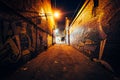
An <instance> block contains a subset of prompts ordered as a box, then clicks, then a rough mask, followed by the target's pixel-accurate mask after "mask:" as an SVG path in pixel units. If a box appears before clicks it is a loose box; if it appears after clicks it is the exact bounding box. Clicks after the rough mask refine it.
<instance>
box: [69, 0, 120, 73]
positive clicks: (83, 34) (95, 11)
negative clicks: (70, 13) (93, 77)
mask: <svg viewBox="0 0 120 80" xmlns="http://www.w3.org/2000/svg"><path fill="white" fill-rule="evenodd" d="M119 4H120V1H119V0H86V1H85V3H84V5H83V6H82V8H81V9H80V10H79V11H78V14H77V15H76V17H75V18H74V20H73V21H72V23H71V24H70V44H71V45H72V46H73V47H75V48H77V49H78V50H80V51H82V52H84V53H85V54H86V55H87V56H89V57H91V58H93V57H95V58H98V57H99V56H100V45H101V41H103V40H105V39H107V41H106V44H104V46H105V47H104V49H103V53H102V57H101V58H102V59H104V60H106V61H107V62H108V63H109V64H111V65H112V67H115V69H117V70H118V66H115V65H118V63H117V61H118V60H119V57H117V56H118V55H119V54H118V53H117V52H116V51H118V47H120V43H119V41H118V40H120V38H119V37H118V35H120V28H119V27H120V24H119V23H120V15H119V13H120V6H119ZM112 49H113V51H114V52H115V53H114V52H112ZM119 71H120V70H119Z"/></svg>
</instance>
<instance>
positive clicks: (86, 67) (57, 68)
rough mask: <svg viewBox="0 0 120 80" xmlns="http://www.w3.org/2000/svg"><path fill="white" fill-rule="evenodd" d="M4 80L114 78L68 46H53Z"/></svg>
mask: <svg viewBox="0 0 120 80" xmlns="http://www.w3.org/2000/svg"><path fill="white" fill-rule="evenodd" d="M4 80H114V76H113V75H112V74H111V73H110V72H109V71H107V70H106V69H105V68H103V67H101V66H100V65H99V64H97V63H95V62H93V61H91V60H90V59H89V58H88V57H86V56H85V55H84V54H82V53H81V52H79V51H77V50H76V49H74V48H73V47H71V46H68V45H62V44H59V45H54V46H52V47H50V48H49V49H47V50H46V51H44V52H42V53H40V54H39V55H38V56H37V57H36V58H34V59H32V60H30V61H28V62H27V63H26V64H25V65H23V66H21V67H20V68H19V69H17V70H16V71H15V72H13V73H11V74H10V75H9V77H7V78H4Z"/></svg>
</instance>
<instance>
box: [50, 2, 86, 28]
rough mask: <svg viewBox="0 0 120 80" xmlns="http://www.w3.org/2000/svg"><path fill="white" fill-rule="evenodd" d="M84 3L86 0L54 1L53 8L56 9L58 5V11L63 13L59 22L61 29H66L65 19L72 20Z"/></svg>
mask: <svg viewBox="0 0 120 80" xmlns="http://www.w3.org/2000/svg"><path fill="white" fill-rule="evenodd" d="M84 1H85V0H52V6H53V7H55V4H56V9H58V10H60V11H61V12H62V16H61V19H60V20H59V21H57V24H58V27H59V28H61V29H64V26H65V17H68V18H69V19H70V20H72V19H73V18H74V15H75V14H76V12H77V11H78V10H79V9H80V7H81V6H82V5H83V3H84ZM76 10H77V11H76Z"/></svg>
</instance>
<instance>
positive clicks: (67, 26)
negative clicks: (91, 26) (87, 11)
mask: <svg viewBox="0 0 120 80" xmlns="http://www.w3.org/2000/svg"><path fill="white" fill-rule="evenodd" d="M69 23H70V20H69V19H68V17H65V30H66V43H67V44H68V45H70V32H69Z"/></svg>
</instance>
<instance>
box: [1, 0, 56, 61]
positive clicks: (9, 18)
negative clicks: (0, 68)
mask: <svg viewBox="0 0 120 80" xmlns="http://www.w3.org/2000/svg"><path fill="white" fill-rule="evenodd" d="M13 3H16V4H13ZM53 25H54V19H53V16H52V8H51V2H50V0H44V1H43V2H42V1H41V0H17V1H16V0H11V1H9V0H0V60H2V59H5V58H6V57H3V55H4V54H6V53H8V54H7V55H8V56H7V57H9V53H12V51H13V52H18V53H13V54H12V55H15V54H17V55H18V54H21V53H22V55H26V54H30V55H31V54H32V55H34V54H37V53H39V52H41V51H43V50H45V49H46V48H47V47H49V46H51V45H52V40H51V39H52V38H51V37H52V28H53ZM16 36H17V37H16ZM13 39H14V40H13ZM11 40H12V42H11ZM24 43H25V44H24ZM9 44H10V47H8V46H9ZM11 45H12V46H11ZM28 45H29V47H28ZM25 46H27V47H28V48H27V49H26V48H25V50H23V47H25ZM11 48H12V50H11ZM17 48H18V49H17ZM7 50H10V52H9V51H7ZM24 51H25V52H24Z"/></svg>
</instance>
